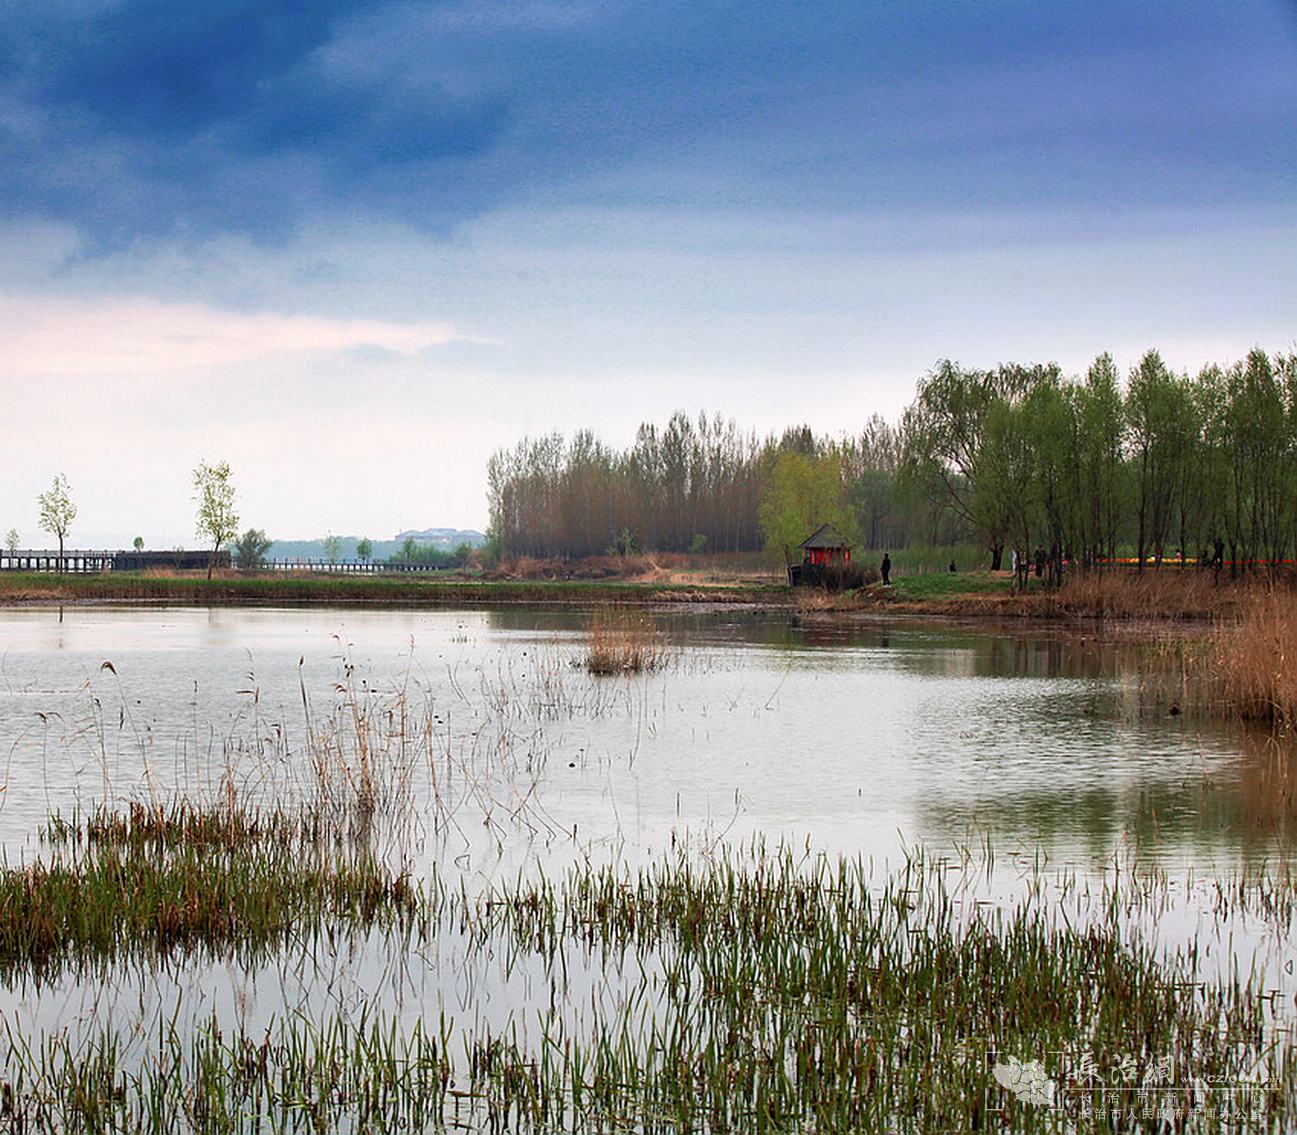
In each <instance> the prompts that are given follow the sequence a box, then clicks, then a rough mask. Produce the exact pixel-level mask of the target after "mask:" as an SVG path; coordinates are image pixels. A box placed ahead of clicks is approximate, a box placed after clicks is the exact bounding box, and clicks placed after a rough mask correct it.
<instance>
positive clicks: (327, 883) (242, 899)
mask: <svg viewBox="0 0 1297 1135" xmlns="http://www.w3.org/2000/svg"><path fill="white" fill-rule="evenodd" d="M335 835H336V832H333V831H331V830H329V829H327V828H326V827H325V826H323V825H322V822H321V820H320V817H319V816H318V815H313V814H311V813H300V814H290V813H287V812H283V811H277V810H276V811H271V812H268V813H266V814H257V813H254V812H251V811H248V810H245V809H242V808H239V807H237V806H236V807H235V808H233V809H226V808H222V807H204V806H198V805H193V804H190V803H187V802H183V801H182V802H179V803H176V804H173V805H171V806H170V807H168V808H166V809H155V808H152V807H147V806H144V805H138V804H137V805H136V806H134V807H133V808H132V809H131V810H130V812H128V813H125V814H122V813H107V812H100V813H96V814H95V815H93V816H91V817H90V818H88V819H86V820H84V821H82V820H73V821H66V820H61V819H57V818H56V819H54V820H52V821H51V822H50V823H49V825H48V826H47V829H46V843H47V853H46V855H44V856H43V857H42V858H41V859H40V860H39V861H37V862H34V863H31V864H29V865H27V866H24V867H18V868H4V869H0V973H2V974H7V975H12V974H15V973H20V972H34V973H40V974H42V975H44V976H50V975H52V974H54V973H57V972H59V971H60V970H61V969H62V968H63V967H64V966H65V965H67V964H69V963H72V964H75V965H77V966H80V965H82V964H84V963H87V962H89V963H107V962H116V961H120V960H123V959H140V958H149V957H157V956H160V955H169V954H173V953H176V952H187V951H193V950H198V949H202V950H206V951H208V952H212V951H221V950H230V951H234V952H236V953H239V954H240V955H241V956H244V957H255V956H265V955H266V954H267V953H269V952H270V951H272V950H274V949H277V948H280V947H282V946H284V945H285V944H286V943H287V942H288V941H290V939H291V938H292V937H293V936H294V935H295V934H297V933H298V932H300V931H302V930H306V929H319V928H322V927H325V926H329V927H336V926H345V925H355V926H368V925H372V924H375V923H376V922H379V921H382V920H384V919H397V920H399V919H401V918H407V917H409V916H410V915H412V914H413V913H414V911H415V908H416V906H417V896H416V892H415V889H414V887H413V886H412V885H411V884H410V882H409V880H408V879H407V878H406V877H405V876H404V875H394V874H393V873H392V872H390V871H389V870H388V869H387V868H385V867H384V866H383V865H381V864H380V863H378V862H377V861H376V860H375V859H374V857H373V856H372V855H370V854H368V852H367V851H366V849H364V848H363V847H359V846H353V847H346V846H340V845H339V841H338V840H337V839H336V838H335Z"/></svg>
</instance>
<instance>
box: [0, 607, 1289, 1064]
mask: <svg viewBox="0 0 1297 1135" xmlns="http://www.w3.org/2000/svg"><path fill="white" fill-rule="evenodd" d="M657 619H658V622H659V626H660V629H661V630H662V632H663V633H664V635H666V636H667V638H668V640H669V641H670V643H671V644H672V656H671V660H670V662H669V664H668V665H667V666H666V667H665V668H664V669H663V670H661V671H659V672H657V673H654V674H650V675H646V676H638V677H632V678H593V677H591V676H589V675H588V674H586V673H585V672H584V670H582V669H581V668H580V666H579V665H578V663H579V660H580V656H581V651H582V639H583V627H584V624H585V620H586V616H585V615H584V614H582V613H580V612H542V611H528V610H508V611H487V612H477V611H475V612H447V611H432V612H403V611H388V610H382V611H356V610H320V609H314V610H261V609H216V610H202V609H194V608H185V609H175V610H165V609H127V608H111V607H69V608H65V609H64V610H62V611H60V610H58V609H57V608H35V607H33V608H22V609H5V610H0V759H2V761H3V765H2V772H3V791H2V792H0V843H2V844H3V846H4V849H5V851H6V854H7V855H8V856H9V859H10V862H14V861H16V860H17V859H18V858H20V857H24V858H25V857H30V856H32V855H35V854H38V853H39V852H40V843H39V840H38V838H37V837H38V832H39V828H40V825H41V823H42V822H43V821H44V820H45V818H46V817H47V816H48V815H49V814H50V813H51V812H61V813H63V814H65V815H66V814H69V813H70V812H71V811H73V810H74V809H77V808H81V809H85V808H87V807H90V806H93V805H94V804H95V803H96V802H98V801H101V800H104V799H109V800H112V801H113V802H115V803H117V804H119V805H120V804H121V803H122V802H123V801H125V800H129V799H132V798H141V797H147V796H148V795H149V794H150V793H154V794H157V795H158V796H160V797H164V796H166V795H167V794H168V793H170V792H171V791H173V790H177V789H179V790H183V791H185V792H187V793H189V794H191V795H195V794H197V795H201V794H204V793H208V794H210V793H215V792H217V791H219V790H220V788H221V782H222V779H223V778H227V779H228V783H229V784H232V785H233V786H235V788H236V790H237V791H239V792H241V793H245V794H247V795H249V796H252V797H255V796H256V795H257V794H258V793H268V794H271V795H281V794H282V793H284V792H292V791H295V790H298V789H299V788H300V786H301V785H302V784H303V783H304V772H303V770H304V769H306V768H307V767H308V766H309V757H310V754H311V753H312V752H318V751H320V750H321V749H328V750H330V751H332V752H334V753H335V755H336V756H337V759H338V760H341V761H343V762H344V763H346V762H353V763H354V761H355V760H356V759H357V751H358V750H357V736H358V734H363V735H364V737H365V738H366V739H367V742H366V743H367V744H369V745H370V750H369V752H370V756H371V759H373V760H374V761H375V763H376V765H377V766H378V767H379V769H380V771H385V773H386V775H388V776H391V777H393V778H395V779H398V780H400V781H401V782H402V783H405V784H407V785H408V787H409V792H410V795H411V797H412V799H413V802H414V805H415V807H414V812H415V814H416V816H417V817H418V820H417V824H416V827H417V832H416V833H415V836H414V837H413V838H411V837H410V834H409V832H408V831H406V832H402V833H398V835H397V836H396V837H394V839H393V853H394V854H399V855H400V856H401V857H402V860H403V862H404V864H405V865H406V866H408V867H409V868H410V869H411V870H413V871H414V872H416V873H419V872H423V873H425V874H431V873H435V874H437V875H438V876H440V877H442V878H443V879H445V878H449V879H450V881H451V883H452V884H455V885H458V884H459V883H460V882H463V883H464V884H465V885H467V886H469V887H472V886H474V885H487V884H491V883H495V882H499V881H500V880H501V879H505V878H510V877H512V876H513V875H515V874H516V873H517V872H519V871H528V870H536V869H544V870H554V869H557V868H561V867H563V866H564V865H565V864H568V863H571V862H574V861H576V860H578V859H584V858H590V859H595V860H599V859H601V858H602V859H609V858H613V857H616V858H619V859H621V860H623V861H625V862H627V863H630V864H634V863H636V862H643V861H646V860H649V859H652V858H653V857H655V856H657V855H659V854H660V853H662V852H664V851H666V850H667V849H668V848H670V847H673V846H674V847H679V846H680V845H681V844H684V845H686V846H687V847H688V848H691V849H692V848H695V847H696V848H698V849H699V850H700V851H708V850H712V849H714V848H716V847H718V846H720V845H722V844H725V845H732V846H734V847H738V848H741V847H743V846H751V842H752V841H753V840H755V839H764V840H765V842H766V844H767V845H768V846H773V845H775V844H777V843H779V842H780V841H788V842H792V843H794V844H795V845H796V846H797V847H803V846H805V847H810V848H813V849H816V850H820V851H825V852H829V853H839V852H842V853H848V854H853V855H854V854H860V855H864V856H869V857H871V858H872V859H873V861H874V863H875V864H877V865H878V867H879V870H880V871H885V870H886V869H887V866H888V865H894V864H895V863H896V861H897V860H898V859H899V857H900V856H901V854H902V851H903V849H904V848H907V847H909V848H912V847H914V846H916V845H922V846H923V847H924V848H925V849H927V851H928V853H929V854H931V855H936V856H941V855H950V854H955V853H958V851H959V849H961V848H971V849H973V851H974V853H975V855H976V854H981V853H982V852H983V849H984V847H985V846H986V843H987V842H989V844H990V846H991V847H993V848H994V850H995V863H996V868H995V872H994V881H992V880H988V882H987V884H986V885H987V888H988V889H987V893H988V894H993V893H995V892H996V890H997V888H1000V887H1002V886H1003V887H1004V888H1006V889H1005V890H1003V891H1002V892H1001V893H1002V894H1007V893H1011V892H1012V889H1013V885H1014V882H1015V880H1018V881H1020V880H1021V879H1022V878H1023V877H1024V875H1025V874H1026V870H1025V869H1026V867H1027V865H1029V864H1035V863H1040V862H1041V861H1042V860H1044V861H1045V862H1046V863H1047V865H1048V868H1049V869H1050V870H1053V869H1055V868H1062V869H1064V870H1068V871H1073V872H1076V873H1079V874H1080V875H1082V876H1084V875H1086V874H1087V873H1089V872H1093V871H1098V870H1101V869H1104V868H1105V867H1110V866H1111V864H1112V863H1113V860H1114V857H1115V858H1116V859H1117V860H1118V861H1119V862H1121V863H1123V864H1124V863H1128V862H1129V861H1130V860H1131V859H1132V857H1136V858H1138V859H1139V860H1141V861H1145V862H1148V863H1150V864H1152V865H1154V866H1157V867H1159V868H1164V869H1166V870H1167V871H1168V873H1174V872H1190V873H1193V874H1195V875H1196V876H1197V877H1198V878H1199V880H1200V881H1203V880H1208V879H1210V878H1211V876H1212V875H1213V874H1214V873H1217V872H1219V873H1228V872H1230V871H1233V870H1236V869H1238V868H1239V866H1240V865H1243V864H1255V863H1256V862H1257V861H1263V860H1264V861H1271V860H1274V859H1278V858H1282V857H1285V856H1286V849H1287V846H1288V841H1289V836H1290V822H1291V815H1292V797H1291V792H1290V789H1289V784H1290V763H1289V761H1288V759H1287V757H1286V756H1284V755H1282V754H1281V753H1278V752H1276V751H1274V750H1273V749H1272V747H1271V746H1269V745H1268V744H1267V743H1265V742H1264V741H1258V740H1257V739H1255V738H1250V737H1249V736H1247V735H1246V734H1244V733H1241V732H1239V731H1237V730H1227V729H1218V728H1212V729H1207V728H1204V727H1203V726H1202V725H1201V724H1200V723H1199V724H1195V723H1194V722H1192V721H1190V720H1189V718H1188V716H1187V715H1179V716H1172V715H1170V713H1169V702H1168V701H1167V700H1165V699H1164V700H1161V701H1159V700H1158V698H1157V697H1153V696H1150V695H1149V694H1147V693H1146V692H1145V693H1141V687H1140V681H1139V677H1138V674H1139V669H1140V668H1141V666H1142V667H1145V668H1147V666H1148V665H1149V664H1150V661H1156V660H1157V658H1158V657H1159V655H1158V654H1157V650H1158V648H1157V647H1154V646H1150V645H1148V644H1139V643H1131V642H1126V643H1117V642H1113V641H1108V640H1104V639H1102V638H1097V637H1095V636H1093V635H1083V634H1077V633H1075V632H1066V631H1062V630H1048V629H1041V628H1039V627H1035V628H1030V629H1028V630H1026V631H1018V630H1005V629H995V628H987V627H977V628H973V629H969V628H965V627H961V626H957V625H953V624H940V623H932V622H929V623H923V624H920V623H896V622H889V623H879V622H867V621H862V620H857V621H849V620H837V621H825V622H815V621H803V622H800V623H798V622H797V621H796V620H794V619H792V618H790V617H789V616H788V615H779V616H775V615H757V614H752V613H735V612H732V611H715V612H705V613H692V614H680V613H678V612H677V613H670V614H665V613H664V614H662V615H660V616H657ZM357 717H359V719H360V720H361V721H362V722H363V723H364V724H363V726H362V727H361V728H359V729H358V728H357V726H356V724H355V723H356V720H357ZM1178 885H1179V884H1173V886H1172V894H1173V896H1179V897H1176V898H1175V900H1174V902H1173V903H1172V904H1171V907H1170V909H1166V910H1159V911H1158V912H1156V914H1155V915H1154V916H1152V917H1151V918H1149V919H1147V920H1146V923H1147V924H1145V925H1143V926H1142V929H1143V931H1144V932H1146V933H1149V934H1151V935H1153V936H1154V938H1155V939H1156V940H1158V941H1161V942H1162V943H1164V944H1165V945H1166V946H1168V947H1178V946H1182V945H1184V944H1186V943H1193V944H1194V945H1195V947H1198V946H1201V948H1202V951H1203V955H1202V956H1203V959H1204V961H1203V965H1204V967H1205V969H1206V970H1207V971H1210V970H1212V969H1213V968H1218V969H1220V970H1221V971H1223V972H1231V971H1232V970H1233V968H1234V967H1236V966H1237V967H1240V968H1241V970H1242V971H1243V972H1244V973H1246V972H1248V971H1251V970H1254V969H1255V970H1256V971H1258V972H1260V973H1262V974H1264V975H1265V981H1266V983H1267V988H1273V989H1274V990H1275V991H1276V996H1278V997H1281V998H1282V1000H1283V1003H1284V1004H1290V1003H1291V1002H1292V998H1293V995H1294V993H1295V992H1297V989H1295V988H1294V982H1295V981H1297V979H1295V978H1294V977H1293V971H1294V967H1295V966H1297V943H1294V941H1293V938H1292V934H1291V928H1290V927H1288V926H1286V925H1273V924H1267V923H1265V922H1261V921H1255V920H1254V921H1252V922H1250V923H1249V922H1248V921H1247V920H1246V919H1244V920H1239V919H1227V920H1225V921H1223V922H1222V921H1219V920H1217V919H1216V918H1215V917H1214V915H1213V905H1212V904H1213V901H1214V900H1213V897H1212V893H1211V889H1210V887H1204V886H1199V887H1198V889H1197V890H1194V888H1193V887H1192V886H1190V887H1187V888H1184V889H1181V890H1176V889H1175V887H1176V886H1178ZM618 965H624V966H625V967H627V972H626V973H625V974H622V973H620V972H619V971H617V968H616V967H617V966H618ZM641 966H643V967H645V968H641ZM654 967H655V962H654V959H653V958H652V957H651V956H649V957H632V956H629V955H628V956H627V958H623V959H622V961H621V962H615V961H610V960H609V958H608V957H606V956H595V955H582V954H579V953H573V954H572V955H571V956H570V957H569V958H567V959H565V960H564V964H563V981H564V996H563V998H562V999H561V1001H560V1002H559V1004H558V1005H557V1006H556V1005H555V1004H554V1002H553V999H552V996H551V994H550V989H551V980H552V976H553V975H552V974H550V973H549V972H548V971H547V970H546V969H545V967H544V966H543V965H542V964H541V963H540V962H539V961H538V960H537V959H531V960H530V961H525V962H524V961H518V960H509V959H508V951H505V950H501V951H499V953H498V955H497V953H496V952H494V951H490V950H488V951H482V950H473V949H469V948H468V945H467V943H466V942H464V941H462V940H460V939H459V938H457V937H456V935H455V933H454V930H453V928H450V929H448V930H446V931H444V932H439V933H438V934H437V935H436V936H435V937H434V938H432V939H431V940H429V941H425V942H422V943H415V944H410V943H404V942H402V941H400V940H396V941H392V940H388V939H385V938H384V937H383V936H382V935H381V934H374V935H369V936H366V935H363V934H362V935H360V936H359V937H356V936H347V935H340V936H336V937H335V936H334V935H332V934H330V935H328V936H327V938H325V939H322V940H319V941H303V942H301V943H298V944H296V945H295V947H294V948H293V949H292V950H287V951H284V952H283V953H282V954H280V955H278V956H275V957H272V958H270V959H267V960H264V961H261V962H257V963H256V964H251V965H244V964H240V963H239V962H237V961H236V960H235V959H234V958H230V957H225V956H217V957H210V956H207V955H205V954H203V953H201V952H199V953H197V954H194V955H192V956H188V957H185V958H181V959H175V960H170V961H166V960H159V961H157V962H155V963H152V964H149V965H135V964H130V963H122V964H114V965H111V966H108V967H104V968H101V969H100V970H98V971H96V970H94V969H91V970H89V971H87V972H80V971H79V970H78V969H77V968H76V967H72V968H71V969H70V970H69V971H68V972H66V973H63V974H60V975H56V976H53V977H51V978H40V977H35V976H33V977H18V978H16V979H15V981H14V982H13V983H12V984H8V985H4V986H0V1024H3V1026H4V1028H6V1029H10V1030H14V1034H13V1035H18V1036H23V1037H28V1038H30V1037H37V1036H40V1035H42V1034H44V1035H52V1034H56V1033H62V1032H63V1031H65V1030H66V1031H67V1032H68V1035H71V1036H74V1037H76V1036H89V1035H92V1034H93V1030H94V1029H96V1028H99V1027H100V1026H107V1027H109V1028H111V1029H112V1030H114V1031H115V1032H116V1033H117V1034H118V1035H120V1036H121V1037H122V1038H123V1044H125V1045H126V1046H127V1049H128V1050H129V1051H130V1052H133V1053H134V1054H135V1055H134V1056H133V1057H132V1058H134V1059H139V1060H145V1059H146V1058H147V1053H148V1051H149V1044H150V1043H151V1042H150V1040H149V1038H150V1037H152V1036H156V1035H157V1030H158V1029H159V1028H161V1027H166V1028H173V1027H175V1028H180V1029H182V1030H183V1029H186V1028H190V1027H194V1025H195V1023H196V1022H202V1021H205V1020H210V1019H212V1018H213V1016H215V1018H216V1019H218V1020H219V1021H221V1022H222V1024H223V1027H224V1026H226V1025H230V1026H232V1025H235V1024H237V1025H238V1026H240V1027H242V1028H244V1029H247V1030H249V1031H250V1032H252V1033H254V1034H255V1033H256V1030H258V1029H262V1028H266V1027H268V1026H269V1024H270V1022H272V1021H273V1020H275V1019H282V1018H283V1017H284V1016H285V1015H286V1014H302V1015H303V1016H304V1017H305V1018H306V1019H312V1020H314V1019H324V1018H327V1017H329V1016H331V1015H334V1014H336V1015H339V1016H347V1015H349V1014H351V1015H355V1014H360V1015H361V1016H363V1014H364V1013H366V1012H368V1011H370V1010H371V1009H373V1008H374V1007H378V1008H379V1009H381V1011H383V1012H384V1013H387V1014H389V1015H390V1016H391V1017H392V1018H393V1019H395V1020H398V1021H400V1022H402V1025H403V1027H409V1026H412V1025H413V1024H414V1023H415V1022H420V1021H422V1022H424V1023H428V1022H436V1021H438V1020H440V1019H441V1014H446V1015H447V1016H448V1017H449V1018H450V1019H452V1020H453V1021H454V1022H455V1029H456V1030H457V1032H458V1033H460V1034H462V1035H463V1036H465V1037H471V1036H474V1035H478V1034H480V1033H481V1032H482V1030H484V1029H489V1030H491V1031H493V1032H495V1033H497V1034H499V1033H501V1032H502V1031H503V1030H505V1029H506V1028H515V1029H520V1030H521V1032H520V1034H519V1035H520V1037H521V1038H522V1040H523V1041H524V1042H525V1043H527V1044H532V1043H534V1044H538V1045H539V1044H543V1043H544V1039H543V1037H542V1035H541V1034H540V1033H538V1029H540V1024H539V1022H543V1021H550V1022H551V1024H550V1025H549V1026H546V1027H547V1028H550V1027H554V1026H553V1021H554V1020H556V1019H557V1018H558V1017H561V1018H562V1019H563V1021H564V1022H565V1023H564V1025H563V1028H564V1029H565V1030H566V1031H567V1032H568V1033H569V1034H579V1033H580V1032H581V1030H582V1029H583V1028H584V1027H586V1025H588V1024H589V1019H593V1018H597V1017H599V1016H601V1015H611V1014H615V1013H616V1012H618V1011H619V1005H620V1004H621V1002H620V1001H619V998H622V997H623V996H624V995H625V992H626V990H627V989H633V988H635V985H636V982H637V981H643V980H644V974H645V972H648V973H650V974H651V973H652V972H653V971H654ZM555 1015H557V1017H556V1016H555ZM583 1022H585V1023H584V1024H583Z"/></svg>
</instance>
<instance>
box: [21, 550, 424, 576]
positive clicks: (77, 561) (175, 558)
mask: <svg viewBox="0 0 1297 1135" xmlns="http://www.w3.org/2000/svg"><path fill="white" fill-rule="evenodd" d="M207 556H208V553H206V552H195V551H186V552H176V553H174V554H173V553H161V552H149V553H143V554H141V553H138V552H134V551H110V550H108V549H100V550H94V551H91V550H87V549H84V548H68V549H65V550H64V552H63V555H62V556H61V557H60V556H59V551H58V549H57V548H53V549H50V548H18V549H15V550H13V551H10V550H9V549H7V548H3V549H0V572H4V571H26V572H59V571H62V572H68V573H74V574H77V575H94V574H99V573H102V572H110V571H148V570H161V571H166V570H168V569H171V570H189V571H201V570H204V569H205V568H206V567H207ZM146 558H147V562H145V563H142V562H141V560H143V559H146ZM216 566H217V567H219V568H221V569H223V570H228V569H229V567H230V562H229V559H228V553H226V554H225V558H224V560H223V562H218V563H217V565H216ZM257 570H258V571H272V572H313V573H318V572H323V573H327V574H336V575H405V574H407V573H410V572H419V573H428V572H437V571H447V570H449V569H448V568H447V567H446V566H444V565H441V566H438V565H433V564H420V563H395V564H389V563H380V562H377V561H375V560H336V561H330V560H309V559H289V560H265V561H263V562H262V564H261V565H260V567H259V568H258V569H257Z"/></svg>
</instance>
